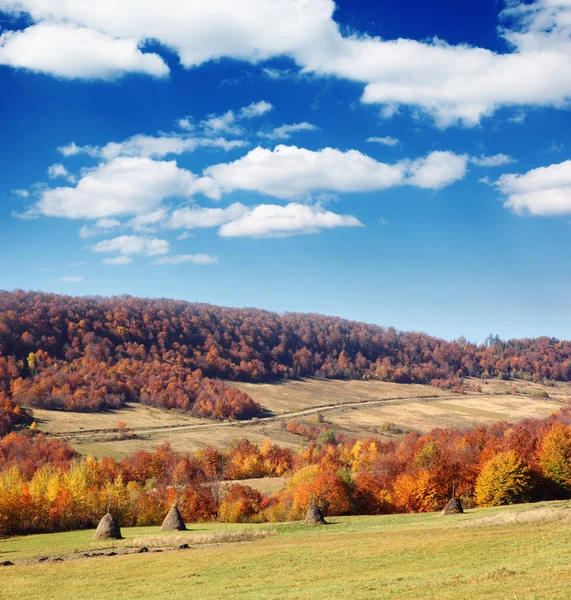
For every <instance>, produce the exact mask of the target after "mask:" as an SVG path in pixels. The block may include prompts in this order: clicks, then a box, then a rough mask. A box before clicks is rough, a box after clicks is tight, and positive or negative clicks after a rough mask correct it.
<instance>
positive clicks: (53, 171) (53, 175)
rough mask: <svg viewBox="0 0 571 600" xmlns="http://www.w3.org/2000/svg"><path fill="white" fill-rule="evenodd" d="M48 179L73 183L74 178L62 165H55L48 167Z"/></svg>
mask: <svg viewBox="0 0 571 600" xmlns="http://www.w3.org/2000/svg"><path fill="white" fill-rule="evenodd" d="M48 177H49V178H50V179H58V178H59V177H61V178H63V179H66V180H67V181H68V182H69V183H75V181H76V179H75V176H74V175H72V174H71V173H70V172H69V171H68V170H67V169H66V168H65V167H64V166H63V165H62V164H60V163H56V164H53V165H50V166H49V167H48Z"/></svg>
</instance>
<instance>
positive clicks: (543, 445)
mask: <svg viewBox="0 0 571 600" xmlns="http://www.w3.org/2000/svg"><path fill="white" fill-rule="evenodd" d="M290 430H291V431H298V432H299V433H300V434H301V435H304V436H305V437H306V440H305V444H304V445H303V446H302V447H301V448H300V449H299V450H298V451H294V450H291V449H289V448H282V447H279V446H277V445H275V444H272V443H270V442H269V441H265V442H264V443H263V444H261V445H259V446H258V445H256V444H253V443H251V442H249V441H248V440H246V439H243V440H240V441H238V442H236V443H235V444H234V445H233V446H232V447H231V448H230V449H228V450H227V451H224V452H220V451H218V450H215V449H214V448H212V447H205V448H203V449H201V450H199V451H197V452H195V453H194V454H181V453H177V452H175V451H174V450H173V449H172V448H171V447H170V446H169V444H168V443H163V444H161V445H160V446H159V447H158V448H157V450H156V451H154V452H146V451H143V450H141V451H138V452H135V453H134V454H132V455H130V456H128V457H126V458H125V459H123V460H122V461H120V462H117V461H116V460H114V459H112V458H102V459H99V460H97V459H95V458H92V457H88V458H84V457H81V456H79V455H78V454H77V452H75V451H74V450H73V449H72V448H70V447H69V446H67V445H66V444H65V443H64V442H62V441H59V440H55V439H52V440H50V439H46V438H45V437H44V436H43V435H42V434H32V433H30V432H29V431H26V432H20V433H18V432H12V433H10V434H8V435H6V436H4V437H3V438H2V439H0V534H21V533H34V532H50V531H63V530H69V529H80V528H90V527H94V526H95V524H96V523H97V521H98V520H99V518H100V517H101V516H102V515H103V514H104V513H105V512H106V510H107V508H108V507H110V508H111V510H112V512H113V513H114V514H115V516H116V517H117V518H119V520H120V522H121V524H123V525H125V526H127V525H157V524H160V523H161V522H162V520H163V518H164V516H165V514H166V512H168V510H169V508H170V506H171V505H172V504H173V502H175V501H176V502H177V504H178V506H179V509H180V511H181V513H182V515H183V518H184V519H185V521H186V522H197V521H211V520H214V519H220V520H222V521H226V522H265V521H270V522H277V521H286V520H297V519H300V518H302V516H303V515H304V514H305V511H306V510H307V508H308V506H309V505H310V504H311V503H314V502H316V503H317V504H318V505H319V506H320V507H321V508H322V510H323V511H324V512H325V513H326V514H328V515H348V514H355V515H362V514H388V513H406V512H427V511H434V510H438V509H440V508H442V507H443V506H444V505H445V504H446V502H447V500H449V499H450V497H451V496H452V494H453V493H454V494H455V495H456V496H457V497H459V498H460V499H461V500H462V502H463V503H464V505H465V507H472V506H474V505H476V506H497V505H502V504H511V503H519V502H528V501H539V500H549V499H558V498H569V495H570V494H571V408H569V407H566V408H563V409H562V410H560V411H559V412H558V413H555V414H554V415H552V416H551V417H549V418H547V419H543V420H537V419H528V420H526V421H523V422H521V423H518V424H516V425H513V424H509V423H506V422H499V423H495V424H493V425H491V426H489V427H486V426H477V427H474V428H472V429H469V430H466V431H455V430H451V429H434V430H433V431H431V432H430V433H429V434H427V435H420V434H418V433H410V434H408V435H406V436H404V437H403V438H402V439H396V440H394V441H388V442H383V441H380V440H379V439H367V440H349V439H343V440H341V441H340V440H339V439H336V436H335V435H334V432H332V431H330V430H328V427H327V424H320V425H316V426H313V427H309V428H308V427H305V428H303V427H301V426H299V425H298V426H292V427H291V429H290ZM260 477H287V482H286V485H285V487H284V489H282V490H281V491H279V492H277V493H274V494H262V493H260V492H259V491H257V490H256V489H253V488H252V487H250V486H246V485H243V484H242V483H240V481H241V480H243V479H251V478H260Z"/></svg>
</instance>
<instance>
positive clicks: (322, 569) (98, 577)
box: [0, 502, 571, 600]
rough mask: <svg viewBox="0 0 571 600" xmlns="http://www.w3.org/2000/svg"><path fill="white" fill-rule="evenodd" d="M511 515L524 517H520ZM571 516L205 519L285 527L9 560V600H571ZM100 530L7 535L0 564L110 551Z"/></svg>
mask: <svg viewBox="0 0 571 600" xmlns="http://www.w3.org/2000/svg"><path fill="white" fill-rule="evenodd" d="M514 511H516V512H519V513H521V514H520V515H518V517H517V518H518V522H517V523H516V524H513V515H511V513H512V512H514ZM570 513H571V502H567V503H565V502H558V503H544V504H537V505H527V506H517V507H510V508H507V509H506V508H504V509H481V510H477V511H470V513H469V514H466V515H463V516H451V517H441V516H440V515H438V514H424V515H391V516H381V517H337V518H332V519H331V521H332V523H333V524H332V525H330V526H327V527H322V528H307V527H305V526H303V525H302V524H300V523H288V524H282V525H275V524H272V525H223V524H217V523H215V524H207V525H197V526H193V527H192V530H191V531H190V532H189V534H188V535H189V536H192V535H196V534H197V533H204V532H212V531H227V530H232V531H239V530H242V529H256V530H257V529H265V528H270V529H273V530H275V531H276V532H277V535H275V536H272V537H267V538H264V539H259V540H255V541H252V542H244V543H229V544H215V545H211V546H206V547H199V548H196V549H192V550H186V551H179V552H164V553H160V554H159V553H156V554H155V553H149V554H133V555H128V556H120V557H119V556H118V557H102V558H91V559H87V560H76V561H66V562H62V563H45V564H37V562H36V563H33V564H28V565H22V566H12V567H0V598H9V599H10V600H20V599H24V598H26V599H33V598H43V599H45V600H50V599H56V598H57V599H60V598H81V599H82V600H95V599H97V600H107V599H109V600H110V599H116V600H123V599H127V598H153V599H158V600H163V599H164V600H166V599H169V600H178V599H180V600H182V599H185V600H186V599H187V598H200V599H201V600H210V599H212V600H214V599H219V598H233V599H238V600H239V599H252V600H262V599H270V598H271V599H289V600H293V599H303V600H305V599H316V600H317V599H319V600H322V599H329V598H331V599H333V598H347V599H348V600H349V599H351V600H352V599H356V600H365V599H366V600H370V599H385V598H386V599H391V600H392V599H410V598H418V599H420V598H422V599H438V600H450V599H459V600H460V599H462V600H464V599H467V598H469V599H475V600H479V599H490V600H492V599H493V600H498V599H504V598H505V599H508V598H509V599H511V600H523V599H525V600H544V599H561V600H563V599H567V598H569V597H571V525H570V523H571V518H570V517H568V514H570ZM505 515H507V516H508V519H507V520H508V521H509V522H510V523H511V524H509V525H506V524H505V521H504V518H505ZM532 517H533V518H532ZM123 533H124V535H125V536H126V537H127V540H126V541H125V542H120V543H121V544H129V543H132V542H133V539H135V538H137V537H140V536H149V535H153V534H154V533H158V529H157V528H133V529H126V530H124V532H123ZM91 535H92V532H87V531H84V532H72V533H63V534H52V535H38V536H29V537H21V538H12V539H7V540H1V541H0V560H7V559H10V560H14V561H15V562H16V561H17V560H22V559H30V561H32V560H35V559H33V557H39V556H42V555H53V554H57V553H62V554H65V553H66V552H70V551H74V550H93V549H94V547H95V546H97V547H98V548H101V547H102V545H101V543H97V544H95V543H94V542H91V541H90V538H91ZM177 535H178V534H177Z"/></svg>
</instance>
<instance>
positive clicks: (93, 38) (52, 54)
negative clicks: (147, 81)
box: [0, 2, 169, 79]
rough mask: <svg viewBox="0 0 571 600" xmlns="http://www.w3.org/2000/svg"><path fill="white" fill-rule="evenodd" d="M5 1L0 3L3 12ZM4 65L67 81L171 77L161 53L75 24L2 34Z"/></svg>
mask: <svg viewBox="0 0 571 600" xmlns="http://www.w3.org/2000/svg"><path fill="white" fill-rule="evenodd" d="M4 4H5V2H1V3H0V10H2V8H3V5H4ZM0 64H2V65H9V66H11V67H15V68H21V69H28V70H30V71H37V72H40V73H46V74H48V75H55V76H57V77H64V78H69V79H72V78H85V79H117V78H118V77H121V76H122V75H124V74H125V73H145V74H146V75H152V76H154V77H164V76H165V75H168V73H169V68H168V67H167V65H166V64H165V62H164V61H163V59H162V58H161V57H160V56H158V55H157V54H146V53H143V52H141V51H140V50H139V48H138V42H137V40H136V39H118V38H116V37H115V36H113V35H109V34H108V33H102V32H101V31H96V30H94V29H89V28H87V27H80V26H78V25H75V24H71V23H66V24H64V23H57V24H56V23H48V22H46V23H39V24H37V25H33V26H31V27H28V28H27V29H24V30H23V31H5V32H4V33H3V34H2V35H0Z"/></svg>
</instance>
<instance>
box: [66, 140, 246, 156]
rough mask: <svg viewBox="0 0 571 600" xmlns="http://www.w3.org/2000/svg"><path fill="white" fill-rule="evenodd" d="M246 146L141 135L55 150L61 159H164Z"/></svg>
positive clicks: (239, 143) (233, 141)
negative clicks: (81, 156) (202, 149)
mask: <svg viewBox="0 0 571 600" xmlns="http://www.w3.org/2000/svg"><path fill="white" fill-rule="evenodd" d="M245 145H246V142H245V141H243V140H227V139H225V138H223V137H217V138H204V137H189V136H188V135H181V134H169V135H160V136H152V135H144V134H136V135H133V136H131V137H130V138H128V139H126V140H124V141H122V142H109V143H108V144H106V145H105V146H102V147H99V146H78V145H76V144H75V142H71V144H69V145H67V146H62V147H60V148H58V151H59V152H60V153H61V154H63V155H64V156H73V155H76V154H88V155H89V156H92V157H99V158H104V159H105V160H112V159H113V158H117V157H119V156H130V157H144V158H164V157H165V156H167V155H169V154H183V153H185V152H192V151H194V150H196V149H197V148H198V147H210V148H222V149H223V150H226V151H229V150H233V149H234V148H241V147H243V146H245Z"/></svg>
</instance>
